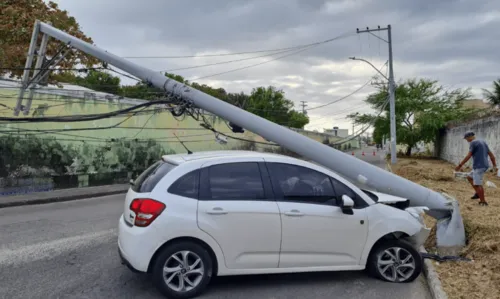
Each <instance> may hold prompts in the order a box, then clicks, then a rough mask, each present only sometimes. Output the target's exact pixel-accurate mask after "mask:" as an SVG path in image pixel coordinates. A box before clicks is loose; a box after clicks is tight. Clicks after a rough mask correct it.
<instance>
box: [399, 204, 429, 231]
mask: <svg viewBox="0 0 500 299" xmlns="http://www.w3.org/2000/svg"><path fill="white" fill-rule="evenodd" d="M427 210H429V208H427V207H411V208H406V210H405V211H406V212H408V213H409V214H410V215H412V216H413V217H414V218H415V219H417V220H418V222H420V224H422V225H424V226H425V223H424V214H425V211H427Z"/></svg>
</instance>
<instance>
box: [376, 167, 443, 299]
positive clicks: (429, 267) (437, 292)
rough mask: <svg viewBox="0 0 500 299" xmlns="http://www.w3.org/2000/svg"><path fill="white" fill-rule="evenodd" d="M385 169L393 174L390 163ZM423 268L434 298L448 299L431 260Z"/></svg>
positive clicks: (426, 261)
mask: <svg viewBox="0 0 500 299" xmlns="http://www.w3.org/2000/svg"><path fill="white" fill-rule="evenodd" d="M385 169H386V170H387V171H389V172H392V167H391V164H390V163H389V162H387V163H386V168H385ZM420 251H421V252H425V253H427V250H425V248H424V246H421V247H420ZM422 268H423V271H422V272H423V273H424V277H425V278H426V280H427V285H428V286H429V291H430V293H431V296H432V298H434V299H448V295H447V294H446V292H445V291H444V290H443V287H442V285H441V280H439V276H438V274H437V272H436V269H434V265H433V264H432V261H431V260H429V259H423V267H422Z"/></svg>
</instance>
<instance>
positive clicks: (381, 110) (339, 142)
mask: <svg viewBox="0 0 500 299" xmlns="http://www.w3.org/2000/svg"><path fill="white" fill-rule="evenodd" d="M388 104H389V99H387V101H386V102H385V103H384V105H383V106H382V107H381V108H380V112H379V113H378V114H377V116H376V117H375V118H374V119H373V120H372V121H371V123H370V124H368V125H367V126H366V127H365V128H364V129H361V130H360V131H361V132H360V133H358V134H357V135H353V136H350V137H348V138H346V139H345V140H341V141H338V142H335V143H332V144H333V145H339V144H344V143H346V142H348V141H351V140H352V139H354V138H356V137H359V136H361V134H363V133H364V132H366V131H367V130H368V129H369V128H370V127H372V126H373V125H375V121H376V119H377V118H378V117H379V116H380V114H382V113H383V112H384V111H385V110H384V109H385V107H387V105H388Z"/></svg>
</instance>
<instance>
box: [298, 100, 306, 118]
mask: <svg viewBox="0 0 500 299" xmlns="http://www.w3.org/2000/svg"><path fill="white" fill-rule="evenodd" d="M300 103H301V104H300V106H302V114H304V115H305V114H307V111H306V107H307V104H306V103H307V101H300Z"/></svg>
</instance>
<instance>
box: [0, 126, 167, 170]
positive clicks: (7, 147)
mask: <svg viewBox="0 0 500 299" xmlns="http://www.w3.org/2000/svg"><path fill="white" fill-rule="evenodd" d="M0 153H1V155H0V177H5V176H7V175H9V174H11V173H15V172H16V170H18V169H20V168H22V167H25V166H28V167H31V168H34V169H42V168H44V169H48V170H49V172H50V173H53V174H59V175H62V174H67V173H71V174H75V173H96V172H98V173H104V172H113V171H134V170H142V169H145V168H146V167H147V166H148V165H151V164H152V163H153V162H155V161H157V160H158V159H159V158H160V157H161V156H162V155H165V154H173V153H174V152H173V151H169V152H166V151H165V150H164V149H163V147H162V146H161V145H160V144H158V143H156V142H155V141H154V140H148V141H146V142H136V141H128V140H121V141H115V142H108V143H105V144H101V145H91V144H87V143H84V144H83V145H81V146H78V147H75V146H74V145H73V144H63V143H60V142H58V141H57V140H56V139H55V138H50V137H48V138H47V137H44V138H43V139H42V138H37V137H34V136H27V137H19V136H15V137H14V136H10V135H9V136H4V137H0Z"/></svg>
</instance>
